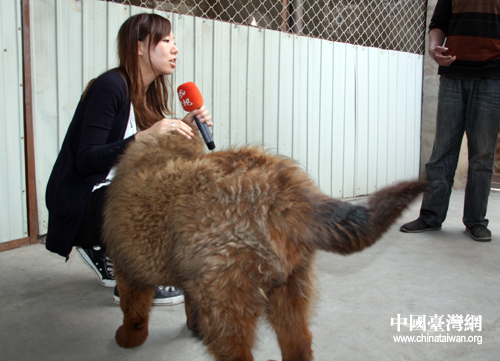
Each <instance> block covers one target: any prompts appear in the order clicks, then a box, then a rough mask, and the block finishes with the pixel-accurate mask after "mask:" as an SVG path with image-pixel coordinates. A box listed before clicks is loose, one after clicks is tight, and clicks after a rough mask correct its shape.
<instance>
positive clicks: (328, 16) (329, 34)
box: [115, 0, 427, 54]
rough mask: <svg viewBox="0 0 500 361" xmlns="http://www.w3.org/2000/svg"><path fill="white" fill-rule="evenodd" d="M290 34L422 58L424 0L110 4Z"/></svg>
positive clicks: (132, 0) (127, 0) (145, 0)
mask: <svg viewBox="0 0 500 361" xmlns="http://www.w3.org/2000/svg"><path fill="white" fill-rule="evenodd" d="M115 1H117V2H120V3H123V4H128V5H135V6H141V7H145V8H152V9H158V10H163V11H169V12H174V13H178V14H184V15H193V16H197V17H202V18H207V19H214V20H220V21H225V22H230V23H234V24H242V25H248V26H255V27H258V28H261V29H271V30H278V31H283V32H288V33H293V34H296V35H302V36H307V37H313V38H320V39H326V40H331V41H339V42H343V43H349V44H355V45H362V46H370V47H376V48H381V49H390V50H399V51H404V52H409V53H414V54H423V53H424V42H425V24H426V23H425V22H426V14H427V0H328V1H325V0H170V1H166V0H115Z"/></svg>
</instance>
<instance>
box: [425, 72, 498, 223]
mask: <svg viewBox="0 0 500 361" xmlns="http://www.w3.org/2000/svg"><path fill="white" fill-rule="evenodd" d="M499 126H500V80H498V79H479V80H462V79H451V78H446V77H443V76H442V77H441V79H440V86H439V98H438V112H437V123H436V139H435V141H434V148H433V150H432V155H431V158H430V159H429V161H428V162H427V164H426V165H425V170H426V171H427V179H428V180H429V181H439V182H437V191H436V193H433V194H432V195H426V196H424V199H423V201H422V207H421V209H420V218H422V219H423V220H424V221H425V222H426V223H427V224H429V225H430V226H432V227H439V226H441V223H443V221H444V220H445V218H446V213H447V211H448V205H449V201H450V195H451V187H452V185H453V179H454V177H455V171H456V169H457V164H458V157H459V154H460V146H461V144H462V138H463V135H464V132H465V133H466V134H467V145H468V150H469V170H468V173H467V186H466V188H465V204H464V214H463V223H464V224H465V226H466V227H468V228H470V227H472V226H474V225H477V224H482V225H484V226H488V220H487V219H486V218H485V216H486V209H487V206H488V197H489V195H490V188H491V179H492V176H493V162H494V159H495V149H496V146H497V138H498V129H499Z"/></svg>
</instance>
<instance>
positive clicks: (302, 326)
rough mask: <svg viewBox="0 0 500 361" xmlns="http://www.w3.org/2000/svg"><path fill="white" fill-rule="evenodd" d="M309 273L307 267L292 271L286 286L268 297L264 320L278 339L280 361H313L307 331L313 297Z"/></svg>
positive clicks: (309, 269) (309, 333)
mask: <svg viewBox="0 0 500 361" xmlns="http://www.w3.org/2000/svg"><path fill="white" fill-rule="evenodd" d="M311 272H313V271H312V268H311V267H310V265H309V264H307V265H306V266H304V267H301V268H300V269H298V270H295V271H294V272H293V273H292V274H291V275H290V276H289V278H288V280H287V282H286V283H285V284H283V285H281V286H279V287H276V288H274V289H272V290H271V291H270V292H269V293H268V298H269V307H268V309H267V315H266V316H267V319H268V320H269V322H270V323H271V325H272V326H273V328H274V330H275V331H276V334H277V336H278V343H279V345H280V348H281V355H282V358H283V361H311V360H313V359H314V357H313V351H312V348H311V344H312V334H311V332H310V331H309V318H310V313H311V302H312V299H314V295H315V288H314V277H311ZM311 278H312V279H311Z"/></svg>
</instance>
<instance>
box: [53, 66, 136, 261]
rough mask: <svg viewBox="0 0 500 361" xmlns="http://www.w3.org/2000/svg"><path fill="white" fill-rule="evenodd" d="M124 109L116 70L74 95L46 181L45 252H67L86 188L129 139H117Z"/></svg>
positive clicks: (87, 192)
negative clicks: (70, 115) (76, 97)
mask: <svg viewBox="0 0 500 361" xmlns="http://www.w3.org/2000/svg"><path fill="white" fill-rule="evenodd" d="M129 113H130V98H129V96H128V92H127V83H126V81H125V79H124V78H123V77H122V76H121V75H120V73H119V72H118V71H116V70H111V71H108V72H106V73H104V74H102V75H101V76H99V77H98V78H97V79H96V80H95V81H94V82H93V83H92V85H91V86H90V88H89V89H88V92H87V93H86V95H85V97H83V98H82V99H80V102H79V104H78V107H77V108H76V111H75V114H74V116H73V120H72V121H71V124H70V125H69V128H68V131H67V133H66V137H65V138H64V142H63V144H62V147H61V150H60V152H59V155H58V157H57V160H56V162H55V164H54V168H53V169H52V173H51V175H50V178H49V181H48V184H47V192H46V195H45V201H46V204H47V209H48V210H49V223H48V232H47V241H46V248H47V249H48V250H49V251H52V252H55V253H58V254H60V255H61V256H63V257H66V258H67V257H68V256H69V254H70V252H71V248H72V247H73V240H74V239H75V236H76V234H77V232H78V230H79V228H80V223H81V221H82V217H83V213H84V211H85V207H86V205H87V202H88V200H89V198H90V195H91V194H92V188H93V187H94V185H95V184H97V183H99V182H101V181H102V180H104V179H105V178H106V176H107V175H108V173H109V171H110V169H111V168H112V167H113V166H114V165H115V163H116V161H117V159H118V156H119V155H120V154H122V153H123V152H124V150H125V148H126V146H127V144H128V143H129V142H131V141H132V140H134V139H135V137H134V136H131V137H129V138H127V139H123V137H124V135H125V130H126V127H127V124H128V118H129Z"/></svg>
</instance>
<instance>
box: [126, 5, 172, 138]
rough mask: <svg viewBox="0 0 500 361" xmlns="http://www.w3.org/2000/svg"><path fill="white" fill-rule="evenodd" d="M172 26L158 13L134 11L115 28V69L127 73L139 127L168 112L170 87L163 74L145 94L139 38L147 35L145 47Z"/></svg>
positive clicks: (144, 126)
mask: <svg viewBox="0 0 500 361" xmlns="http://www.w3.org/2000/svg"><path fill="white" fill-rule="evenodd" d="M171 30H172V26H171V24H170V21H169V20H168V19H165V18H164V17H162V16H160V15H158V14H146V13H144V14H138V15H134V16H131V17H130V18H128V19H127V20H126V21H125V22H124V23H123V24H122V26H121V27H120V31H119V32H118V57H119V59H120V64H119V66H118V70H120V71H121V72H122V73H123V72H124V73H125V74H126V76H127V77H128V80H129V81H127V83H128V86H129V87H128V88H129V96H130V100H131V101H132V104H133V105H134V109H135V112H136V114H137V117H136V122H137V127H138V128H139V129H147V128H149V127H151V126H152V125H153V124H154V123H156V122H157V121H159V120H161V119H163V118H164V117H165V115H171V114H172V111H171V110H170V108H169V106H168V94H169V92H171V91H172V85H171V84H170V83H169V81H168V78H167V76H166V75H160V76H157V77H156V78H155V80H154V81H153V82H152V83H151V84H150V85H149V87H148V89H147V91H146V95H145V96H144V89H143V85H142V76H141V71H140V69H139V55H138V52H139V49H138V43H139V41H145V40H146V38H148V36H149V40H148V44H147V49H148V52H149V50H150V48H151V45H155V46H156V45H157V44H158V43H159V42H160V41H161V40H162V39H163V38H164V37H165V36H168V35H169V34H170V31H171Z"/></svg>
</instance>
